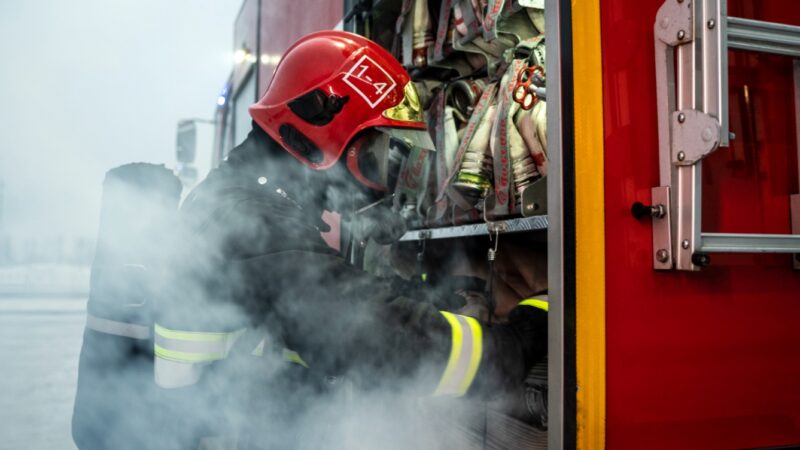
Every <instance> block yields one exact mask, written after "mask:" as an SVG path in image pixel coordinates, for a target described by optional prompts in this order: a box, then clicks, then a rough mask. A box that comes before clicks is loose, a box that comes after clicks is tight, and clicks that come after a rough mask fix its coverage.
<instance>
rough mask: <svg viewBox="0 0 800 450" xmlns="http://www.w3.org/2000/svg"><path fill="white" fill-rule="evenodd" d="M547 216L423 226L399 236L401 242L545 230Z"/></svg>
mask: <svg viewBox="0 0 800 450" xmlns="http://www.w3.org/2000/svg"><path fill="white" fill-rule="evenodd" d="M547 225H548V221H547V216H531V217H520V218H517V219H508V220H500V221H497V222H489V223H485V222H484V223H471V224H467V225H458V226H453V227H442V228H425V229H420V230H410V231H408V232H406V234H404V235H403V237H401V238H400V241H401V242H404V241H405V242H407V241H419V240H425V239H453V238H461V237H469V236H488V235H489V232H490V231H491V232H494V231H497V232H500V233H522V232H526V231H536V230H546V229H547Z"/></svg>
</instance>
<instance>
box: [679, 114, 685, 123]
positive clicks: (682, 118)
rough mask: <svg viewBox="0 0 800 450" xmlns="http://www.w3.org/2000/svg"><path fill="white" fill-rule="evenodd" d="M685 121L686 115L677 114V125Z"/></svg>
mask: <svg viewBox="0 0 800 450" xmlns="http://www.w3.org/2000/svg"><path fill="white" fill-rule="evenodd" d="M685 121H686V114H684V113H680V114H678V123H683V122H685Z"/></svg>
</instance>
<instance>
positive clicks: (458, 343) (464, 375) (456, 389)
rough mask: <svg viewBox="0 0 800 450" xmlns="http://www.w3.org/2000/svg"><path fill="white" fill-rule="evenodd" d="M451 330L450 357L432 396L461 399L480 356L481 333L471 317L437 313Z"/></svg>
mask: <svg viewBox="0 0 800 450" xmlns="http://www.w3.org/2000/svg"><path fill="white" fill-rule="evenodd" d="M440 312H441V313H442V315H443V316H444V318H445V319H446V320H447V323H449V324H450V329H451V333H452V334H451V337H452V339H451V347H450V358H449V359H448V361H447V366H446V367H445V369H444V373H443V374H442V378H441V380H439V385H438V386H437V387H436V391H434V393H433V394H434V395H451V396H462V395H464V394H465V393H466V392H467V390H468V389H469V387H470V385H471V384H472V381H473V380H474V379H475V374H476V373H477V372H478V366H479V365H480V362H481V355H482V354H483V330H482V329H481V325H480V324H479V323H478V321H477V320H475V319H474V318H472V317H468V316H462V315H459V314H453V313H449V312H446V311H440Z"/></svg>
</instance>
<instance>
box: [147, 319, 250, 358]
mask: <svg viewBox="0 0 800 450" xmlns="http://www.w3.org/2000/svg"><path fill="white" fill-rule="evenodd" d="M154 329H155V344H154V348H155V354H156V357H158V358H164V359H169V360H172V361H177V362H188V363H198V362H209V361H216V360H219V359H224V358H226V357H227V356H228V352H229V351H230V349H231V347H233V344H234V343H235V342H236V340H237V339H238V338H239V336H241V335H242V333H244V331H245V330H244V328H242V329H239V330H236V331H232V332H200V331H178V330H170V329H168V328H165V327H163V326H161V325H159V324H156V325H155V327H154Z"/></svg>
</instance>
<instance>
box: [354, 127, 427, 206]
mask: <svg viewBox="0 0 800 450" xmlns="http://www.w3.org/2000/svg"><path fill="white" fill-rule="evenodd" d="M383 131H385V129H372V130H369V131H368V132H366V133H364V134H362V135H361V136H359V137H358V138H356V139H355V140H354V141H353V142H352V143H351V144H350V146H349V147H348V149H347V168H348V170H349V171H350V173H352V174H353V176H354V177H355V178H356V179H357V180H358V181H359V182H360V183H361V184H363V185H364V186H366V187H368V188H370V189H373V190H376V191H381V192H393V191H394V189H395V187H396V185H397V179H398V177H399V175H400V170H401V169H402V167H403V164H404V163H405V160H406V159H407V158H408V154H409V151H410V147H409V146H408V145H406V144H405V141H403V140H400V139H397V138H394V137H393V136H392V135H390V134H388V133H386V132H383ZM428 139H430V137H428Z"/></svg>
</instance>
